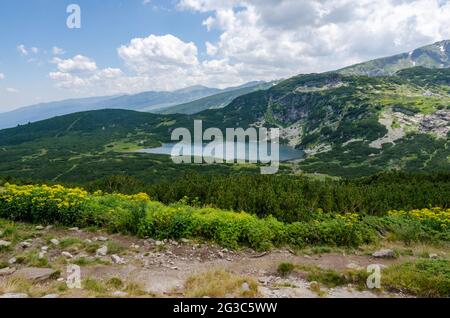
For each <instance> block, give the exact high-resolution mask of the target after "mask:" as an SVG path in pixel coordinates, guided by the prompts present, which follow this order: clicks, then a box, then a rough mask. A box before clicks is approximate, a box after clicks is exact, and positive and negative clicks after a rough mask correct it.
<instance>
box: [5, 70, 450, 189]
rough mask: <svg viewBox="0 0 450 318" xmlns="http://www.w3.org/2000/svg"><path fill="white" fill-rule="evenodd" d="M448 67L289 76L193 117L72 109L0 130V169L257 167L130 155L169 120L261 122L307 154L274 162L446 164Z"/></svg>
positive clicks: (290, 167)
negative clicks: (376, 74) (378, 73)
mask: <svg viewBox="0 0 450 318" xmlns="http://www.w3.org/2000/svg"><path fill="white" fill-rule="evenodd" d="M449 83H450V69H427V68H423V67H416V68H412V69H407V70H402V71H400V72H398V73H396V74H395V75H393V76H383V77H381V76H380V77H367V76H355V75H351V76H346V75H343V74H340V73H324V74H309V75H301V76H296V77H293V78H291V79H288V80H286V81H283V82H281V83H279V84H278V85H276V86H273V87H271V88H270V89H268V90H263V91H256V92H253V93H250V94H247V95H244V96H240V97H238V98H236V99H235V100H233V101H232V102H231V103H230V104H229V105H228V106H227V107H225V108H222V109H213V110H206V111H203V112H200V113H198V114H195V115H181V114H179V115H158V114H148V113H138V112H133V111H124V110H100V111H91V112H83V113H76V114H71V115H66V116H61V117H56V118H53V119H49V120H45V121H42V122H37V123H33V124H29V125H24V126H20V127H16V128H12V129H7V130H2V131H0V155H1V156H2V161H1V162H0V176H7V175H10V176H14V177H22V178H32V179H43V180H54V181H63V180H64V181H71V182H77V181H80V180H93V179H97V178H98V177H102V176H107V175H112V174H130V175H134V176H137V177H139V178H142V179H145V180H156V179H158V178H161V177H165V178H170V177H173V176H176V175H179V173H180V172H182V171H183V170H185V171H187V170H190V169H194V170H197V171H200V172H204V173H210V172H214V173H218V172H220V173H227V174H229V173H242V172H249V173H255V172H258V171H259V170H258V169H257V167H248V166H233V165H214V166H207V165H174V164H173V163H172V162H171V160H170V158H168V157H167V156H157V155H146V154H136V153H133V152H132V151H133V150H136V149H139V148H143V147H150V146H156V145H158V144H160V143H161V142H167V141H169V139H170V133H171V131H172V130H173V129H174V128H176V127H186V128H189V129H192V125H193V121H194V119H202V120H204V128H205V129H206V128H208V127H219V128H221V129H225V128H232V127H244V128H246V127H250V126H262V125H263V126H267V127H278V128H280V130H281V136H282V142H283V143H288V144H290V145H291V146H293V147H297V148H302V149H304V150H305V151H306V153H307V157H306V158H305V159H304V160H299V161H297V162H293V163H290V164H286V165H283V167H282V173H293V172H300V171H305V172H309V173H324V174H328V175H335V176H361V175H368V174H371V173H374V172H378V171H383V170H391V169H396V170H405V171H436V170H439V171H449V169H450V148H449V138H448V137H449V131H450V126H449V122H450V108H449V106H450V87H449Z"/></svg>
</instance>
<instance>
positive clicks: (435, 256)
mask: <svg viewBox="0 0 450 318" xmlns="http://www.w3.org/2000/svg"><path fill="white" fill-rule="evenodd" d="M428 257H429V258H431V259H435V258H438V257H439V255H437V254H436V253H430V254H428Z"/></svg>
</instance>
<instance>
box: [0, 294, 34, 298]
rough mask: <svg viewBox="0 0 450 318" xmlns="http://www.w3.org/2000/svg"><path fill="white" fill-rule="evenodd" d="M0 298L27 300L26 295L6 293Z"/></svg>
mask: <svg viewBox="0 0 450 318" xmlns="http://www.w3.org/2000/svg"><path fill="white" fill-rule="evenodd" d="M0 298H28V295H27V294H19V293H7V294H3V295H0Z"/></svg>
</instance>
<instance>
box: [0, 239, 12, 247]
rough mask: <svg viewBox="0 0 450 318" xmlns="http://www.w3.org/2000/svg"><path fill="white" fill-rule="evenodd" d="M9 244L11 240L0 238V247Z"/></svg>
mask: <svg viewBox="0 0 450 318" xmlns="http://www.w3.org/2000/svg"><path fill="white" fill-rule="evenodd" d="M10 245H11V242H8V241H4V240H0V248H2V247H8V246H10Z"/></svg>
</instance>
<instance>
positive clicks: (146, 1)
mask: <svg viewBox="0 0 450 318" xmlns="http://www.w3.org/2000/svg"><path fill="white" fill-rule="evenodd" d="M150 3H152V0H143V1H142V4H143V5H147V4H150Z"/></svg>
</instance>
